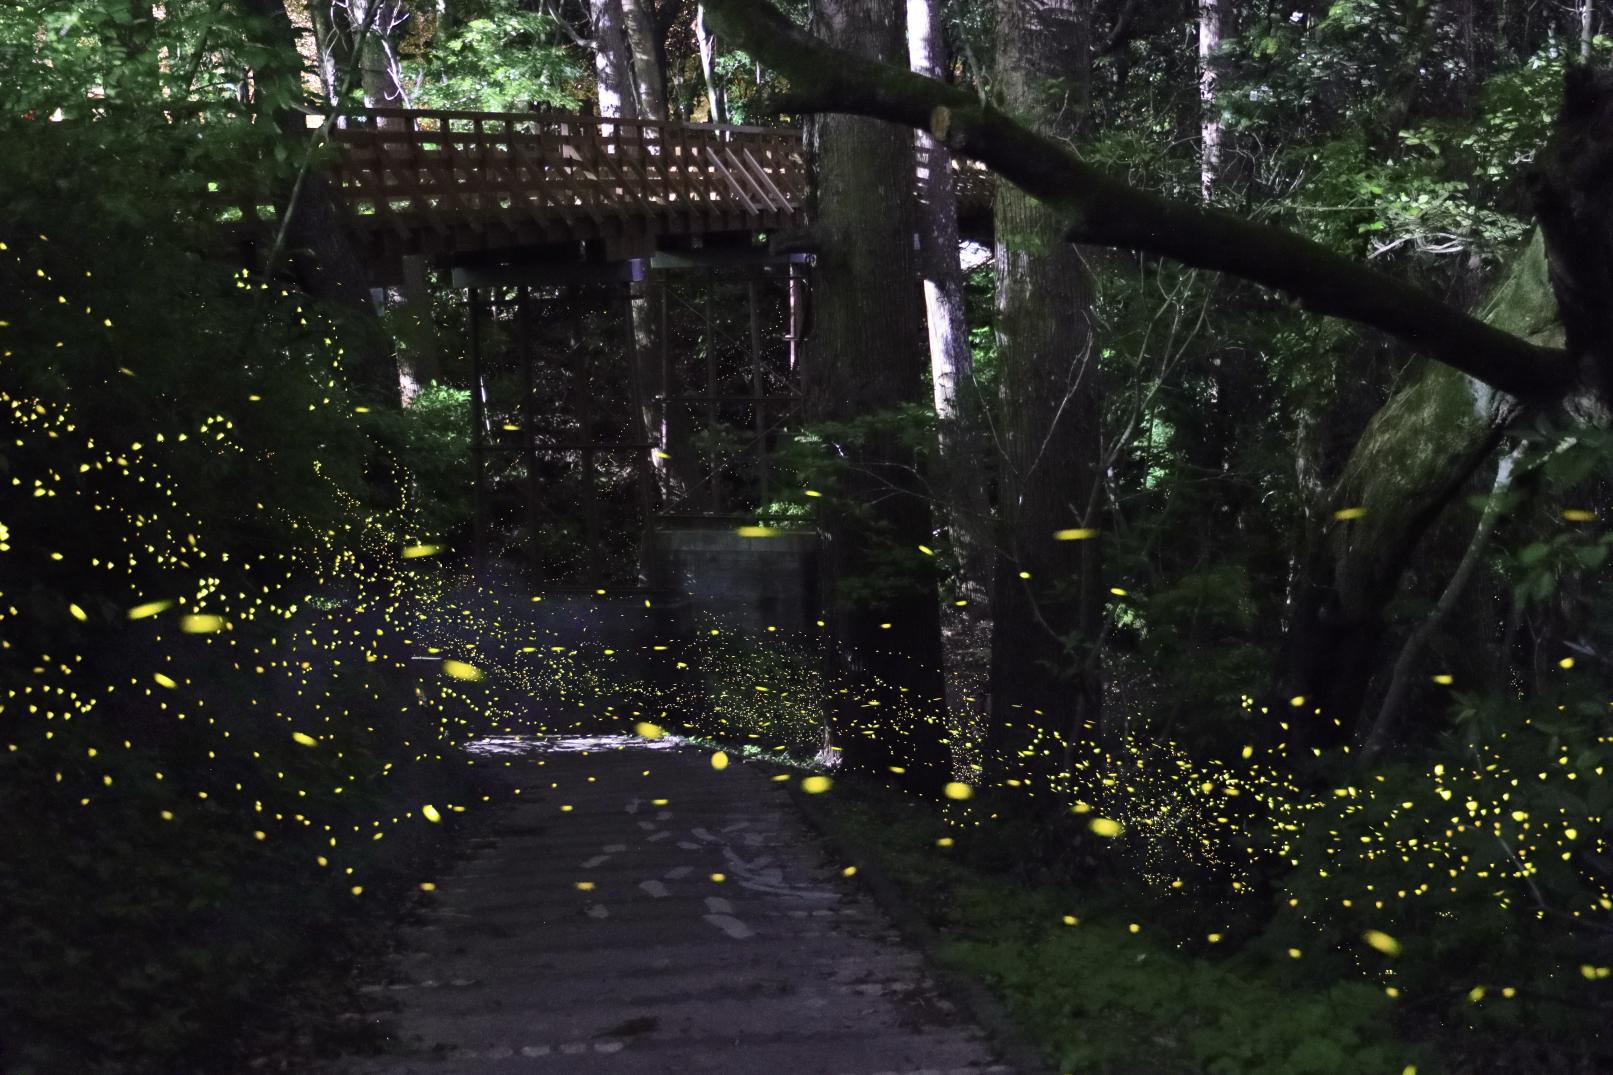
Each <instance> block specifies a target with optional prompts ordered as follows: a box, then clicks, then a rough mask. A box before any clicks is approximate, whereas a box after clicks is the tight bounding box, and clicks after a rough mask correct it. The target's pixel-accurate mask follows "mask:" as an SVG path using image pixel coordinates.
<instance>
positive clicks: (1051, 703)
mask: <svg viewBox="0 0 1613 1075" xmlns="http://www.w3.org/2000/svg"><path fill="white" fill-rule="evenodd" d="M1087 30H1088V28H1087V26H1086V24H1085V21H1084V16H1083V11H1082V9H1081V8H1080V7H1078V6H1077V3H1076V0H1000V2H999V6H998V15H997V74H996V89H997V92H998V93H1000V94H1001V96H1002V107H1003V109H1004V110H1005V111H1007V112H1008V113H1010V114H1011V115H1015V116H1017V117H1019V118H1020V119H1021V120H1022V121H1024V122H1026V123H1027V124H1029V125H1030V126H1032V127H1034V128H1035V129H1037V130H1038V131H1040V132H1042V133H1048V134H1053V135H1055V136H1057V137H1061V138H1066V139H1067V138H1070V137H1071V136H1073V135H1074V133H1075V131H1076V129H1077V127H1078V126H1079V125H1080V123H1081V122H1082V119H1083V118H1084V114H1085V112H1086V108H1087V99H1086V96H1087V82H1086V74H1087V72H1088V71H1089V64H1090V61H1089V55H1088V38H1087ZM996 199H997V200H996V205H995V229H996V236H997V246H996V266H997V339H998V345H999V356H998V361H999V364H1000V372H999V378H1000V383H1001V386H1002V407H1001V414H1002V418H1001V421H1000V423H999V430H1000V437H1001V449H1002V451H1003V453H1004V456H1005V458H1004V459H1003V466H1002V472H1001V475H1000V477H999V480H998V526H999V550H1000V551H999V552H998V555H997V559H996V580H995V588H994V594H993V599H992V615H993V627H994V631H993V636H992V654H991V683H992V697H991V708H992V722H991V727H990V731H989V733H988V737H987V763H988V769H987V773H988V780H991V782H995V780H993V779H992V777H993V776H1000V775H1001V774H1003V773H1004V772H1007V773H1013V772H1016V771H1018V770H1020V769H1021V767H1022V765H1021V763H1020V762H1018V761H1016V760H1015V759H1016V757H1022V756H1024V755H1025V754H1026V753H1027V752H1030V751H1038V752H1039V751H1041V750H1042V749H1044V748H1047V749H1050V750H1051V753H1052V756H1053V758H1054V759H1056V762H1055V767H1056V768H1063V760H1064V759H1063V749H1062V746H1061V745H1060V743H1059V742H1058V741H1057V740H1055V741H1053V742H1048V741H1047V740H1046V739H1045V738H1043V737H1045V736H1048V735H1052V736H1056V737H1058V738H1059V739H1061V740H1062V741H1063V742H1064V743H1073V742H1075V741H1076V740H1078V739H1082V738H1091V737H1092V736H1093V735H1095V734H1097V733H1098V732H1099V731H1100V730H1101V729H1100V722H1101V704H1100V701H1101V669H1100V665H1099V653H1098V650H1097V643H1098V634H1099V628H1100V626H1101V617H1102V612H1103V603H1102V600H1101V598H1100V596H1099V594H1100V591H1099V589H1098V582H1099V574H1100V571H1101V569H1102V564H1101V555H1100V551H1101V545H1100V543H1099V542H1098V541H1097V540H1091V539H1087V540H1074V541H1061V540H1058V539H1056V538H1055V537H1054V534H1055V532H1057V531H1063V530H1072V529H1077V530H1080V529H1096V528H1097V516H1098V511H1099V501H1100V495H1101V490H1100V486H1099V480H1100V477H1101V475H1100V473H1099V469H1098V460H1099V458H1100V448H1101V445H1100V442H1099V426H1098V420H1099V386H1098V368H1097V358H1096V355H1095V353H1094V349H1093V347H1092V330H1091V324H1090V322H1089V320H1088V313H1089V310H1090V307H1091V302H1092V291H1091V282H1090V280H1089V278H1088V276H1087V273H1086V270H1085V267H1084V265H1083V264H1082V261H1081V256H1080V254H1079V253H1078V252H1077V251H1076V249H1075V248H1074V247H1073V246H1070V245H1069V244H1067V243H1065V242H1064V241H1063V234H1064V231H1065V227H1066V225H1065V223H1064V222H1063V221H1062V220H1061V219H1060V217H1059V216H1058V215H1057V214H1056V213H1055V212H1053V211H1052V210H1050V209H1049V208H1047V207H1046V206H1044V205H1042V204H1041V203H1039V202H1037V201H1035V200H1034V199H1032V198H1030V197H1029V196H1028V195H1026V194H1025V193H1024V192H1022V191H1021V190H1019V189H1018V188H1016V187H1013V186H1011V185H1009V184H1007V183H999V184H998V185H997V195H996Z"/></svg>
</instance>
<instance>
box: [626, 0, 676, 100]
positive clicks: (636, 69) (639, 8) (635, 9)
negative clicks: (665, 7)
mask: <svg viewBox="0 0 1613 1075" xmlns="http://www.w3.org/2000/svg"><path fill="white" fill-rule="evenodd" d="M621 2H622V23H623V29H624V30H625V32H626V38H627V51H628V54H629V55H630V56H631V57H632V60H633V85H634V87H635V89H636V91H637V93H638V114H639V118H640V119H666V118H667V110H666V76H665V74H664V73H663V71H662V68H661V52H660V49H659V48H657V46H656V38H655V20H654V18H653V17H652V15H651V12H650V0H621Z"/></svg>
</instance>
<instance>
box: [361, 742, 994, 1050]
mask: <svg viewBox="0 0 1613 1075" xmlns="http://www.w3.org/2000/svg"><path fill="white" fill-rule="evenodd" d="M503 747H504V748H505V749H507V750H509V751H511V752H512V755H513V756H514V760H513V765H512V766H511V767H510V769H509V770H507V771H508V772H511V773H514V774H517V775H516V777H515V786H517V787H520V788H521V796H520V803H519V805H516V806H512V807H509V808H507V809H505V810H503V811H502V812H501V814H500V816H499V817H498V819H497V820H496V821H495V824H494V828H493V830H492V831H491V832H490V833H489V834H488V835H487V836H486V837H484V838H482V839H479V840H477V841H475V842H474V843H473V845H472V848H471V854H470V856H469V857H468V858H466V859H465V860H463V861H461V862H460V863H459V865H458V866H457V867H456V868H455V869H454V870H453V871H452V872H451V873H450V874H449V875H448V876H447V877H444V878H442V879H440V881H439V883H438V890H437V891H436V892H435V893H434V894H433V895H432V896H431V897H428V899H429V901H430V904H431V906H430V909H429V911H428V912H427V916H426V922H425V923H424V924H423V925H420V926H417V927H413V928H410V929H409V930H408V931H407V933H406V935H405V936H404V937H403V938H402V950H401V955H400V956H398V957H397V958H396V959H395V960H394V962H393V966H392V969H391V972H390V980H389V981H387V982H384V983H377V984H375V985H372V986H370V987H368V988H369V989H370V990H372V991H375V992H380V993H384V994H386V995H388V996H390V997H392V998H395V999H396V1001H397V1002H398V1003H399V1004H401V1011H398V1012H395V1013H388V1014H386V1015H384V1016H376V1018H377V1019H380V1020H382V1023H383V1026H384V1028H385V1031H386V1034H387V1039H388V1041H389V1042H390V1043H391V1050H390V1052H389V1053H388V1054H386V1055H383V1056H380V1057H373V1058H365V1059H363V1060H359V1061H354V1062H352V1063H351V1064H350V1065H349V1066H348V1068H347V1069H346V1070H347V1071H348V1072H350V1073H351V1075H416V1073H419V1075H471V1073H478V1075H479V1073H483V1072H487V1073H506V1072H507V1073H509V1075H529V1073H530V1075H580V1073H585V1072H586V1073H590V1075H593V1073H598V1075H666V1073H681V1072H690V1073H712V1075H772V1073H775V1072H776V1073H778V1075H897V1073H899V1075H920V1073H922V1075H984V1073H987V1072H990V1073H994V1075H1009V1073H1010V1069H1009V1068H1008V1067H1007V1066H1006V1065H1002V1064H999V1063H997V1062H995V1059H994V1057H993V1053H992V1050H991V1048H990V1046H989V1045H988V1044H987V1043H986V1042H985V1041H984V1038H983V1035H982V1034H981V1032H980V1031H979V1030H978V1028H976V1027H974V1026H973V1025H971V1024H970V1023H969V1022H968V1020H967V1019H966V1018H965V1017H964V1016H963V1015H962V1014H961V1013H960V1012H959V1011H958V1010H957V1009H956V1008H955V1007H954V1006H953V1005H952V1004H951V1003H950V1002H949V1001H947V1000H946V999H945V998H943V997H941V996H939V995H937V993H936V990H935V987H934V986H933V984H932V983H931V982H930V981H929V980H928V979H927V977H926V975H925V971H924V966H923V962H922V960H921V959H920V958H919V956H918V955H917V954H916V953H914V952H912V951H910V950H908V949H906V948H904V947H903V945H902V944H901V942H900V940H899V938H898V936H897V934H896V932H895V931H894V929H893V928H892V927H891V925H890V923H889V922H888V921H887V920H886V918H885V917H884V916H883V915H882V913H881V912H880V911H879V909H878V908H877V907H876V906H875V905H874V904H873V903H872V901H871V900H870V899H869V898H868V897H867V896H866V895H865V894H864V893H863V892H862V891H860V890H859V888H858V887H857V885H856V883H855V881H853V880H848V879H846V878H845V877H843V876H842V875H841V865H840V864H836V863H834V862H832V861H830V859H829V854H828V852H827V851H826V850H825V849H824V847H823V846H822V845H821V843H820V842H819V841H818V840H817V838H816V837H815V836H814V835H813V834H812V833H811V832H810V831H809V830H808V829H807V828H806V826H805V824H804V823H803V822H802V820H801V818H800V817H799V815H798V813H797V812H796V810H795V809H794V807H793V806H792V804H791V802H790V799H789V796H788V794H787V793H786V792H785V791H784V789H783V786H782V785H781V784H780V783H779V782H777V781H774V780H772V779H771V777H772V776H774V775H776V772H777V771H776V770H773V769H771V768H766V767H762V766H755V765H745V764H740V763H739V762H737V761H735V762H733V763H732V764H730V765H729V766H728V768H726V769H724V770H722V771H718V770H716V769H714V768H713V767H712V765H711V763H710V754H709V752H708V751H705V750H699V749H695V748H692V747H679V746H677V745H675V744H671V743H668V742H667V741H665V740H663V741H658V742H654V743H651V742H647V741H645V740H639V739H615V740H610V739H599V740H556V741H548V742H546V743H545V742H541V741H540V743H538V744H534V743H532V741H527V742H526V743H518V742H509V743H505V744H503ZM534 749H535V750H536V752H532V751H534ZM487 760H488V761H493V760H494V759H492V758H489V759H487Z"/></svg>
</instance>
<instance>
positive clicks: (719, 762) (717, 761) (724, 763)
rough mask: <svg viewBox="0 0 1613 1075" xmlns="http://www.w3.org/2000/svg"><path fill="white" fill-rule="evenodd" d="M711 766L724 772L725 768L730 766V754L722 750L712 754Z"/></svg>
mask: <svg viewBox="0 0 1613 1075" xmlns="http://www.w3.org/2000/svg"><path fill="white" fill-rule="evenodd" d="M711 767H712V768H713V769H715V770H717V771H718V772H722V771H723V770H724V769H726V768H728V755H727V754H725V753H723V752H722V751H720V750H719V751H717V753H715V754H713V755H712V756H711Z"/></svg>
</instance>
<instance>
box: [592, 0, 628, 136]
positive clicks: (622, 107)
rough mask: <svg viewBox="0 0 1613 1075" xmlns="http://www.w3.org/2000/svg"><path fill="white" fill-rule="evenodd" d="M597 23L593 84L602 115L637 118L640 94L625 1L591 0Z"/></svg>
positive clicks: (595, 26) (595, 22)
mask: <svg viewBox="0 0 1613 1075" xmlns="http://www.w3.org/2000/svg"><path fill="white" fill-rule="evenodd" d="M588 11H589V14H590V16H591V17H592V19H593V26H594V85H595V86H596V88H597V89H598V93H599V114H600V115H601V116H611V117H620V118H622V119H636V118H637V117H638V95H637V91H636V90H635V89H634V86H633V61H632V57H631V54H630V53H629V52H628V50H627V34H626V32H625V31H624V30H623V28H622V22H623V19H622V0H589V4H588Z"/></svg>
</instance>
